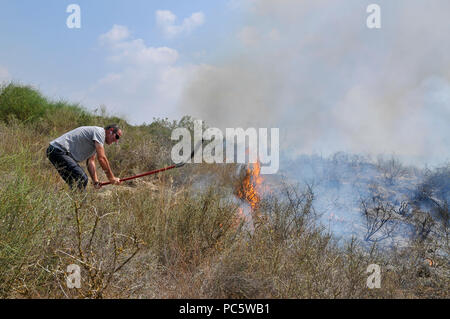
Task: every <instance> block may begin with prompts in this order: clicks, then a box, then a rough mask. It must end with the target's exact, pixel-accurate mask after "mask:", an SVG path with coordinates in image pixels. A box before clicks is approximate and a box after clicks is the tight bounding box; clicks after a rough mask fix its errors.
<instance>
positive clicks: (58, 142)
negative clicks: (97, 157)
mask: <svg viewBox="0 0 450 319" xmlns="http://www.w3.org/2000/svg"><path fill="white" fill-rule="evenodd" d="M95 142H98V143H100V144H101V145H102V146H103V144H104V143H105V129H104V128H103V127H98V126H81V127H79V128H76V129H74V130H72V131H70V132H67V133H66V134H64V135H61V136H60V137H58V138H57V139H54V140H53V141H51V142H50V145H52V146H54V147H57V148H60V149H62V150H65V151H67V152H69V153H70V155H71V156H72V157H73V159H74V160H75V161H77V162H82V161H85V160H87V159H88V158H90V157H91V156H92V155H94V154H95Z"/></svg>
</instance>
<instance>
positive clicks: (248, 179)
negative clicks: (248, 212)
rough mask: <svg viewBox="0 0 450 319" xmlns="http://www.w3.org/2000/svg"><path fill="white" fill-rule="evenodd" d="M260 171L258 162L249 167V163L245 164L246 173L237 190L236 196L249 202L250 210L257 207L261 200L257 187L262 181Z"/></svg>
mask: <svg viewBox="0 0 450 319" xmlns="http://www.w3.org/2000/svg"><path fill="white" fill-rule="evenodd" d="M260 172H261V165H260V164H259V162H256V163H255V164H254V165H253V167H252V168H250V164H249V165H248V166H247V170H246V175H245V177H244V180H243V181H242V185H240V187H239V189H238V190H237V196H238V197H239V198H240V199H243V200H246V201H247V202H248V203H249V204H250V207H251V208H252V212H254V211H255V209H256V208H257V207H258V204H259V201H260V200H261V196H260V194H259V188H260V185H261V183H262V177H261V176H260Z"/></svg>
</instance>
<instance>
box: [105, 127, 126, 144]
mask: <svg viewBox="0 0 450 319" xmlns="http://www.w3.org/2000/svg"><path fill="white" fill-rule="evenodd" d="M121 136H122V130H121V129H120V128H119V126H118V125H117V124H110V125H108V126H106V127H105V143H106V144H108V145H110V144H112V143H114V142H117V141H118V140H119V138H120V137H121Z"/></svg>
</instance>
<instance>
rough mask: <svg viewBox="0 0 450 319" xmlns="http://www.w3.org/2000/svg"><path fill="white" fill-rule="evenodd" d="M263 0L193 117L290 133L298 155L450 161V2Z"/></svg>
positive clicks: (208, 77) (210, 76)
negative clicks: (375, 22) (377, 17)
mask: <svg viewBox="0 0 450 319" xmlns="http://www.w3.org/2000/svg"><path fill="white" fill-rule="evenodd" d="M372 2H373V1H344V0H316V1H295V0H281V1H280V0H251V1H249V2H248V3H247V6H243V7H245V8H246V9H245V10H246V14H247V15H248V16H247V19H245V21H247V22H248V23H247V24H246V25H243V26H242V28H241V30H240V31H239V32H237V34H235V38H236V41H239V43H240V44H239V45H236V46H235V47H236V50H235V52H233V53H232V54H230V55H229V56H228V57H227V58H226V59H221V60H218V61H216V63H215V65H214V66H205V67H201V68H198V69H197V73H196V75H195V76H194V77H193V78H191V81H190V82H189V85H188V87H187V88H186V89H185V90H184V95H183V98H182V99H181V101H182V103H181V108H182V111H183V112H184V113H186V114H191V115H193V116H196V117H198V118H201V119H203V120H205V121H206V122H207V123H208V124H209V125H211V126H216V127H221V128H223V127H239V126H243V127H250V126H254V127H258V126H259V127H279V128H280V137H281V145H280V147H281V148H282V149H284V150H288V151H289V152H290V153H291V154H300V153H311V152H321V153H322V154H324V155H325V154H330V153H333V152H336V151H350V152H356V153H359V152H368V153H390V154H395V155H397V156H399V157H401V158H402V159H404V160H407V161H410V162H415V163H424V162H436V161H438V162H439V161H440V162H442V161H445V160H446V159H448V158H450V129H449V125H448V123H450V107H449V102H450V100H449V98H450V54H449V52H450V50H449V49H450V42H449V41H448V40H447V38H448V34H449V31H450V23H448V18H449V14H448V13H449V12H450V2H448V1H445V0H435V1H433V2H429V1H419V0H401V1H400V0H398V1H387V0H378V1H376V3H377V4H379V6H380V7H381V29H368V28H367V26H366V19H367V17H368V13H366V8H367V6H368V5H369V4H371V3H372Z"/></svg>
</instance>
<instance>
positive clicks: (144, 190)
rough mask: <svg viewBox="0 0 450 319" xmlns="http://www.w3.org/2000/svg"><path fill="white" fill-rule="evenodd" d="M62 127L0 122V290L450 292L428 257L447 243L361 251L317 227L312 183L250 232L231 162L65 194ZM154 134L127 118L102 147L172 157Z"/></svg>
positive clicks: (148, 162)
mask: <svg viewBox="0 0 450 319" xmlns="http://www.w3.org/2000/svg"><path fill="white" fill-rule="evenodd" d="M68 110H69V109H64V110H62V111H61V113H58V114H62V115H59V116H63V115H64V118H65V117H69V115H68V114H66V112H69V111H68ZM69 113H70V112H69ZM71 116H76V114H72V115H71ZM48 119H49V120H48ZM103 120H104V121H106V120H105V119H103ZM64 122H65V121H64V120H63V119H62V118H59V117H58V115H57V113H54V114H53V115H52V116H50V117H48V118H47V120H42V121H41V122H40V124H39V125H37V124H36V125H30V124H24V123H23V122H21V121H18V120H14V119H13V118H10V121H9V122H8V124H5V123H4V122H0V136H1V139H0V234H1V236H0V296H1V297H2V298H104V297H107V298H448V296H449V294H448V292H449V287H450V284H449V278H450V276H449V272H448V269H449V267H448V260H445V259H443V258H442V257H439V256H433V258H434V262H435V264H434V265H433V266H431V267H429V266H426V265H424V264H423V260H424V256H427V254H429V251H430V249H434V250H433V251H436V249H437V248H438V246H439V245H441V244H442V243H437V242H433V241H427V242H411V245H410V247H408V248H407V249H400V248H398V249H393V250H390V251H379V250H378V249H376V247H373V249H372V250H369V251H368V250H367V249H363V248H362V246H361V245H360V244H359V243H358V242H357V241H356V240H351V241H349V242H337V241H336V240H335V239H334V238H333V237H332V236H331V235H329V234H327V233H326V232H324V231H323V230H322V229H321V228H320V227H318V226H317V222H316V215H315V212H314V210H313V208H312V203H313V201H314V193H313V191H312V189H310V188H306V189H296V188H292V187H290V186H288V185H286V186H285V187H284V189H283V194H281V195H277V196H275V195H273V196H266V197H263V198H262V201H261V203H260V204H259V205H258V208H257V210H258V211H257V212H254V215H255V216H258V217H255V220H254V225H253V227H249V226H248V225H247V224H246V223H245V222H243V221H242V220H241V219H240V218H239V215H238V206H239V205H240V202H238V201H237V199H236V197H235V196H234V191H235V185H236V183H239V180H240V178H242V177H241V176H239V174H237V173H236V167H235V166H228V165H201V166H198V167H197V166H194V165H192V166H186V167H185V168H183V169H182V170H174V171H171V172H167V173H165V174H162V175H159V176H157V177H151V178H146V179H145V180H143V181H135V182H133V183H129V184H127V185H123V186H120V187H111V186H109V187H105V188H104V189H102V190H101V191H95V190H93V189H92V188H91V187H89V188H88V191H87V192H86V193H84V194H79V193H70V192H69V191H68V189H67V188H66V185H65V184H64V183H63V181H62V180H61V179H60V178H59V176H58V175H57V173H56V171H55V170H54V169H53V167H52V166H51V164H50V163H49V162H48V161H47V159H46V158H45V149H46V147H47V145H48V142H49V141H50V140H51V139H52V138H53V137H55V136H58V135H59V134H62V133H63V132H64V131H65V130H67V125H65V124H61V123H64ZM102 125H103V123H102ZM161 126H164V123H161V122H158V127H161ZM43 128H46V129H43ZM155 130H156V131H157V132H160V131H158V130H157V129H155V127H151V126H142V127H131V126H125V134H126V135H125V136H126V138H124V140H123V141H121V144H120V145H119V146H116V147H110V148H107V152H108V156H109V158H110V159H111V163H112V165H113V170H114V171H115V172H118V174H119V175H120V176H123V175H129V174H131V173H137V172H139V171H145V170H147V169H152V168H156V167H161V166H164V165H166V164H168V158H167V156H168V149H170V142H168V140H167V136H165V137H164V136H160V135H158V134H156V135H155ZM439 247H441V246H439ZM441 248H442V247H441ZM446 249H447V253H448V244H447V248H446ZM70 264H77V265H79V266H80V268H81V288H80V289H69V288H68V287H67V284H66V278H67V276H68V273H67V266H68V265H70ZM369 264H378V265H380V266H381V269H382V286H381V289H373V290H370V289H368V288H367V286H366V280H367V277H368V275H369V274H367V273H366V269H367V266H368V265H369Z"/></svg>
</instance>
